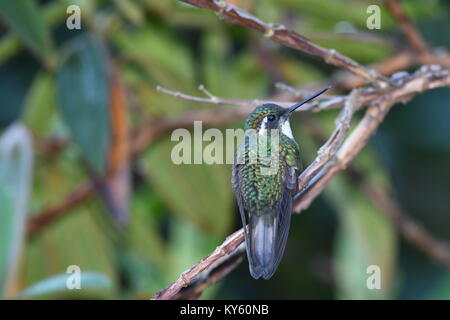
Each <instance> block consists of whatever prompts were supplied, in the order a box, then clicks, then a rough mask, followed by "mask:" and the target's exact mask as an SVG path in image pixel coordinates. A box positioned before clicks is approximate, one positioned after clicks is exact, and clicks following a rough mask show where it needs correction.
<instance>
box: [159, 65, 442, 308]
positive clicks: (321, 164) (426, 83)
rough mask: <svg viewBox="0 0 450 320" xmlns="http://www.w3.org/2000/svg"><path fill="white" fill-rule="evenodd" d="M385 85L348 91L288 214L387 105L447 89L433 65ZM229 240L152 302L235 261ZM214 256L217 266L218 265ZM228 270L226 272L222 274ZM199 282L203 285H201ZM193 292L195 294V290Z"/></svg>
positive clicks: (354, 148) (341, 163)
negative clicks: (355, 120)
mask: <svg viewBox="0 0 450 320" xmlns="http://www.w3.org/2000/svg"><path fill="white" fill-rule="evenodd" d="M391 83H393V85H390V87H389V88H388V89H380V88H374V87H371V86H368V87H365V88H360V89H354V90H353V91H352V92H351V93H350V95H349V97H348V98H347V99H346V104H345V107H344V108H343V110H342V112H341V114H340V116H339V117H338V120H337V121H336V128H335V130H334V132H333V134H332V135H331V137H330V138H329V139H328V141H327V142H326V143H325V144H324V145H323V146H322V147H321V148H320V149H319V152H318V156H317V158H316V159H315V160H314V161H313V162H312V163H311V164H310V165H309V166H308V167H307V168H306V169H305V170H304V171H303V172H302V173H301V175H300V176H299V185H300V186H303V187H304V188H306V189H307V191H306V192H304V193H303V194H302V196H301V197H299V198H297V199H296V203H295V206H294V211H296V212H300V211H302V210H305V209H306V208H308V206H309V205H310V204H311V202H312V201H313V200H314V199H315V198H316V197H317V196H318V195H319V194H320V193H321V192H322V191H323V189H324V188H325V186H326V185H327V184H328V182H329V181H330V179H331V178H332V177H333V176H334V175H335V174H336V173H338V172H339V171H342V170H343V169H345V168H346V167H347V166H348V165H349V163H350V161H351V160H352V159H353V158H354V157H355V156H356V155H357V154H358V153H359V152H360V151H361V149H362V148H363V147H364V146H365V145H366V144H367V142H368V140H369V138H370V137H371V136H372V134H373V133H374V132H375V131H376V129H377V128H378V126H379V124H380V123H381V122H382V120H383V119H384V117H385V116H386V114H387V113H388V111H389V110H390V108H391V107H392V106H394V105H395V104H396V103H398V102H403V103H404V102H406V101H409V99H411V98H412V97H414V96H416V95H417V94H419V93H421V92H424V91H427V90H430V89H433V88H438V87H450V70H448V69H442V68H440V67H437V66H424V67H422V68H421V69H420V70H419V71H417V72H416V73H415V74H413V75H411V76H410V75H408V74H403V76H402V77H401V78H400V77H398V76H397V77H395V76H394V77H393V78H392V79H391ZM370 102H371V103H376V104H373V105H371V106H369V107H368V109H367V111H366V112H365V115H364V116H363V118H362V119H361V120H360V122H359V123H358V125H357V126H356V127H355V128H354V129H353V130H352V132H351V133H350V135H349V136H348V137H347V138H346V139H344V138H343V137H344V136H345V135H346V133H347V132H348V131H349V128H350V125H349V124H350V121H351V119H352V116H353V114H354V112H355V111H356V110H358V109H360V108H361V107H362V106H363V105H365V104H366V103H370ZM317 177H318V178H317ZM230 237H231V238H230ZM230 237H229V238H227V240H226V241H225V242H224V244H222V245H220V246H219V247H217V249H216V250H215V251H214V252H213V253H212V254H211V255H209V256H208V257H206V258H205V259H203V260H201V261H200V262H199V263H198V264H196V265H194V266H193V267H191V268H190V269H188V270H187V271H185V272H184V273H183V274H182V276H181V277H180V278H179V279H178V280H177V281H175V282H174V283H173V284H171V285H169V286H168V287H166V288H165V289H163V290H162V291H160V292H159V293H157V294H156V295H155V296H154V297H153V298H154V299H174V298H180V297H183V296H182V295H181V293H180V292H181V289H182V288H183V290H186V288H189V287H191V286H193V288H195V286H196V283H197V281H199V280H197V279H204V278H205V277H207V275H208V274H209V272H211V271H212V270H213V269H216V268H218V267H219V266H218V263H222V264H223V263H226V262H227V260H228V259H229V258H232V257H235V255H236V254H238V251H237V250H238V249H237V248H239V246H240V245H241V244H243V242H244V237H243V230H242V229H240V230H239V231H237V232H235V233H234V234H233V235H232V236H230ZM230 239H231V241H232V243H233V245H232V246H230V245H229V243H230ZM219 257H220V259H221V260H220V262H218V261H219V260H218V258H219ZM230 271H231V270H230V268H228V269H227V272H226V273H223V274H222V276H225V275H226V274H227V273H228V272H230ZM219 279H220V277H216V278H215V281H218V280H219ZM200 282H202V283H204V281H200ZM193 290H195V289H193ZM196 292H197V293H198V290H197V291H196Z"/></svg>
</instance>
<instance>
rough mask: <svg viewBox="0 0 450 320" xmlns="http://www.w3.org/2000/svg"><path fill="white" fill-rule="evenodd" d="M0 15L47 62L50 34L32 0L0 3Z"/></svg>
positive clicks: (50, 46) (50, 48)
mask: <svg viewBox="0 0 450 320" xmlns="http://www.w3.org/2000/svg"><path fill="white" fill-rule="evenodd" d="M0 15H1V16H2V17H3V18H4V19H5V20H6V22H7V23H8V24H9V25H10V26H11V27H12V28H13V29H14V30H15V31H16V32H17V33H18V34H19V36H20V37H21V38H22V39H23V41H25V43H26V44H27V45H28V47H29V48H30V49H31V50H32V51H33V52H34V53H35V54H37V55H38V56H40V57H42V58H43V60H46V61H48V58H49V54H50V53H51V51H52V45H51V41H50V32H49V30H48V27H47V25H46V24H45V22H44V18H43V15H42V11H41V10H40V9H39V7H38V6H37V5H36V2H35V1H34V0H27V1H0Z"/></svg>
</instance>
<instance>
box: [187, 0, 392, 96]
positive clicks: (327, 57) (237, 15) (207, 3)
mask: <svg viewBox="0 0 450 320" xmlns="http://www.w3.org/2000/svg"><path fill="white" fill-rule="evenodd" d="M183 1H184V2H187V3H189V4H192V5H194V6H197V7H201V8H208V9H211V10H214V11H215V12H217V13H218V14H219V16H220V17H222V18H227V19H228V20H230V21H231V22H232V23H234V24H238V25H241V26H244V27H247V28H251V29H254V30H257V31H259V32H262V33H264V35H265V36H266V37H267V38H270V39H272V40H273V41H276V42H278V43H281V44H282V45H285V46H288V47H291V48H294V49H297V50H299V51H301V52H304V53H307V54H310V55H313V56H317V57H320V58H322V59H323V60H324V61H325V62H326V63H329V64H332V65H335V66H338V67H342V68H345V69H347V70H349V71H351V72H353V73H354V74H356V75H359V76H361V77H362V78H364V79H365V80H367V81H369V82H372V83H375V84H377V85H379V86H382V87H383V86H385V85H386V84H385V79H384V77H382V76H381V75H380V74H378V73H377V72H376V71H375V70H372V69H369V68H367V67H365V66H362V65H360V64H359V63H357V62H356V61H354V60H353V59H351V58H349V57H346V56H344V55H342V54H341V53H339V52H337V51H336V50H329V49H325V48H323V47H321V46H319V45H317V44H315V43H312V42H311V41H309V40H308V39H307V38H305V37H303V36H302V35H300V34H298V33H297V32H295V31H292V30H289V29H287V28H286V27H285V26H283V25H280V24H276V25H275V24H269V23H266V22H263V21H261V20H260V19H258V18H256V17H255V16H253V15H251V14H250V13H248V12H247V11H245V10H243V9H241V8H238V7H236V6H233V5H231V4H229V3H227V2H225V1H222V0H215V1H213V0H183Z"/></svg>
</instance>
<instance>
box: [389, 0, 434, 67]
mask: <svg viewBox="0 0 450 320" xmlns="http://www.w3.org/2000/svg"><path fill="white" fill-rule="evenodd" d="M384 3H385V6H386V8H387V9H388V10H389V11H390V13H391V14H392V16H393V17H394V19H395V20H397V22H398V24H399V25H400V28H401V29H402V31H403V33H404V34H405V37H406V39H407V40H408V42H409V44H410V45H411V47H412V48H414V49H415V50H416V51H417V52H418V53H419V54H420V55H422V56H423V57H427V58H428V61H427V63H431V61H432V57H431V54H430V51H429V50H428V47H427V45H426V42H425V40H424V39H423V38H422V35H421V34H420V32H419V31H418V30H417V29H416V27H415V26H414V24H413V23H412V21H411V19H410V18H409V17H408V15H407V14H406V13H405V11H404V10H403V8H402V6H401V5H400V3H399V2H398V0H384Z"/></svg>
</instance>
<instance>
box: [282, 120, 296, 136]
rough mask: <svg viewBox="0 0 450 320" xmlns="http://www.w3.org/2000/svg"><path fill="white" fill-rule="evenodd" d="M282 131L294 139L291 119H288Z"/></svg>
mask: <svg viewBox="0 0 450 320" xmlns="http://www.w3.org/2000/svg"><path fill="white" fill-rule="evenodd" d="M281 132H282V133H283V134H284V135H285V136H287V137H289V138H291V139H292V140H294V136H293V135H292V130H291V125H290V124H289V119H288V120H286V121H285V122H284V123H283V125H282V126H281Z"/></svg>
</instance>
